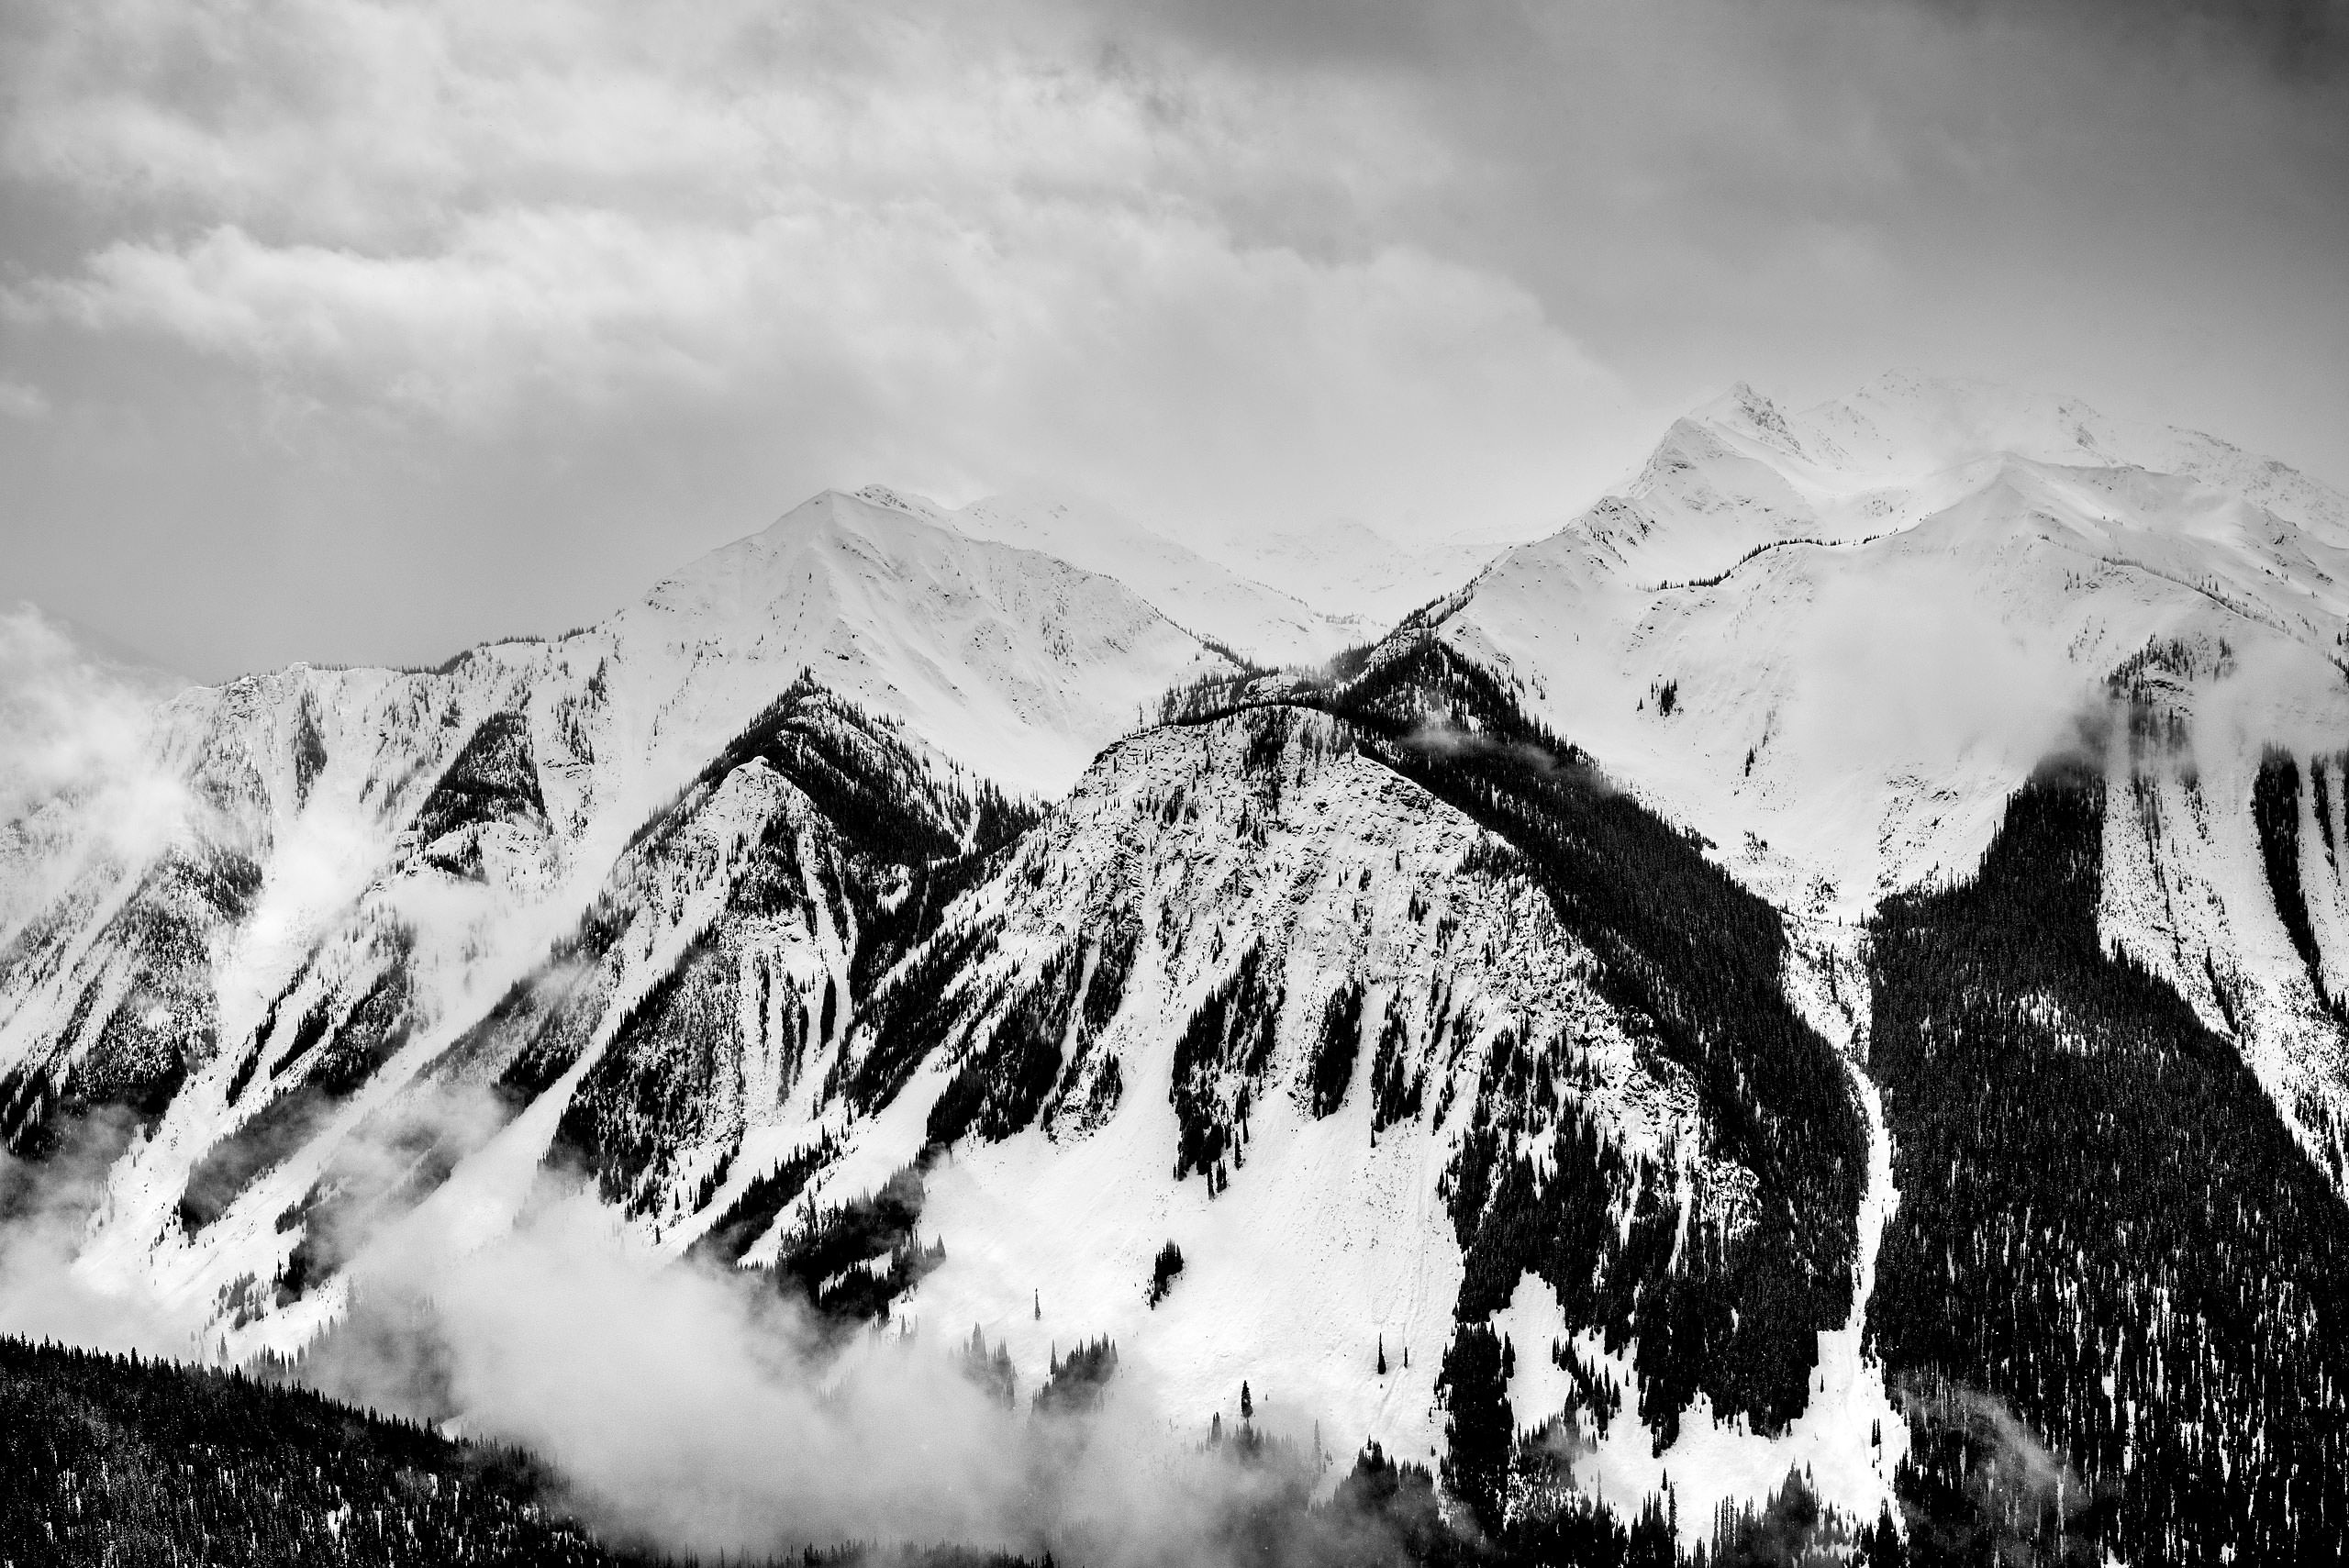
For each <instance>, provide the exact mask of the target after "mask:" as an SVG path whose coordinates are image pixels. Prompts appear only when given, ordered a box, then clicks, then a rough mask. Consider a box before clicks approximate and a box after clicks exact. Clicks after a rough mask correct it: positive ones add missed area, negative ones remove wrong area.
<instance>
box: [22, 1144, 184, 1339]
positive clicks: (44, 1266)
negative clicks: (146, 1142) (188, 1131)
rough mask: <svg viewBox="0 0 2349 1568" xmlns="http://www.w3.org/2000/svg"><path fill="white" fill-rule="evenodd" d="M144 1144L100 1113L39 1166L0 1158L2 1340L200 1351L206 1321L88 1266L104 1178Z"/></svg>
mask: <svg viewBox="0 0 2349 1568" xmlns="http://www.w3.org/2000/svg"><path fill="white" fill-rule="evenodd" d="M137 1137H138V1129H137V1127H136V1125H135V1124H134V1123H133V1122H132V1120H131V1119H130V1118H128V1116H127V1115H124V1114H121V1113H118V1112H115V1111H111V1110H107V1109H103V1108H102V1109H99V1110H95V1111H93V1112H90V1113H88V1114H87V1115H86V1116H85V1117H83V1118H81V1119H79V1120H78V1121H76V1122H74V1123H72V1124H71V1125H70V1126H69V1128H68V1129H66V1132H65V1136H64V1138H63V1140H62V1141H61V1144H60V1146H59V1147H58V1148H57V1150H56V1151H53V1152H52V1153H51V1154H50V1156H49V1158H48V1159H47V1160H46V1161H44V1162H41V1163H39V1164H34V1163H31V1162H26V1161H23V1160H19V1159H17V1157H16V1156H15V1155H13V1154H10V1153H9V1152H8V1151H6V1149H0V1333H6V1334H16V1335H20V1336H23V1337H24V1338H27V1339H32V1340H59V1341H61V1342H62V1343H67V1344H76V1345H88V1346H92V1347H94V1348H96V1349H99V1350H107V1351H117V1352H120V1351H134V1350H135V1351H145V1352H147V1353H150V1354H159V1355H167V1356H185V1355H187V1354H189V1353H190V1352H191V1351H193V1350H194V1349H195V1344H196V1336H197V1333H198V1332H199V1330H200V1329H201V1328H202V1326H203V1325H202V1313H201V1312H200V1311H195V1310H190V1309H187V1308H185V1307H176V1306H173V1304H171V1303H168V1302H166V1301H165V1300H163V1298H162V1297H161V1296H159V1295H158V1294H157V1293H155V1292H154V1291H152V1290H150V1289H149V1288H148V1287H147V1286H146V1284H144V1281H143V1276H139V1277H135V1278H131V1279H127V1280H118V1279H113V1278H108V1277H105V1276H104V1275H103V1273H102V1271H101V1270H100V1269H98V1268H97V1267H95V1266H94V1265H91V1264H85V1263H84V1262H82V1259H81V1254H82V1251H83V1243H84V1242H85V1241H86V1240H87V1239H88V1236H89V1227H90V1221H91V1218H92V1217H93V1215H95V1213H97V1212H98V1210H99V1208H100V1207H101V1205H102V1204H103V1203H104V1201H105V1195H106V1172H107V1170H108V1168H109V1167H110V1166H111V1165H112V1164H113V1163H114V1162H115V1160H116V1159H117V1157H118V1156H120V1155H121V1154H122V1153H123V1151H125V1149H127V1148H128V1147H129V1146H130V1145H131V1144H132V1143H133V1142H134V1140H136V1139H137Z"/></svg>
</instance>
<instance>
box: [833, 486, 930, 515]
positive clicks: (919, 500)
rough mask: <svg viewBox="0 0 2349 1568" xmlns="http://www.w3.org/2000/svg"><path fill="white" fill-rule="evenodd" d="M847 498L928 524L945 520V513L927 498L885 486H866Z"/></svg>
mask: <svg viewBox="0 0 2349 1568" xmlns="http://www.w3.org/2000/svg"><path fill="white" fill-rule="evenodd" d="M849 498H850V499H851V500H852V501H862V502H863V503H864V504H865V505H866V506H885V507H886V508H888V509H889V510H890V511H892V512H903V513H905V514H906V515H907V517H919V518H921V519H922V521H924V522H928V523H938V522H943V521H945V520H946V513H945V511H944V509H943V508H941V506H939V505H938V503H937V502H935V501H932V500H930V499H929V498H928V497H927V496H922V495H907V494H906V493H905V492H904V491H902V490H892V489H890V488H889V487H888V486H887V485H885V484H868V485H866V486H864V487H863V489H862V490H858V491H855V492H853V493H852V494H851V495H850V497H849Z"/></svg>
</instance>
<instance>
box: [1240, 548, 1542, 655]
mask: <svg viewBox="0 0 2349 1568" xmlns="http://www.w3.org/2000/svg"><path fill="white" fill-rule="evenodd" d="M1522 537H1523V536H1522V535H1521V534H1520V535H1512V534H1510V533H1508V532H1505V531H1500V530H1497V529H1495V528H1490V527H1486V526H1482V525H1478V524H1475V523H1470V524H1466V525H1464V526H1463V525H1460V524H1458V523H1457V522H1456V521H1453V520H1448V521H1447V526H1445V527H1443V528H1436V529H1431V530H1429V531H1428V532H1427V533H1425V534H1424V535H1421V536H1417V537H1413V538H1410V539H1397V538H1393V537H1390V536H1388V535H1386V534H1384V533H1381V532H1379V531H1378V530H1377V529H1375V528H1370V527H1368V526H1366V525H1364V524H1362V523H1357V522H1352V521H1345V520H1340V521H1335V522H1331V523H1328V524H1326V525H1324V526H1322V527H1319V528H1292V529H1286V530H1277V531H1273V532H1267V533H1263V534H1259V535H1255V536H1252V537H1249V538H1244V539H1219V540H1215V541H1212V543H1210V544H1209V545H1208V547H1207V548H1209V549H1212V550H1215V551H1216V552H1217V553H1219V555H1221V556H1222V558H1223V559H1225V560H1227V561H1229V562H1231V563H1232V564H1233V565H1234V566H1236V567H1238V568H1239V569H1240V570H1241V571H1242V572H1245V573H1248V574H1249V575H1250V576H1251V577H1253V578H1256V579H1258V580H1260V581H1262V582H1265V583H1270V584H1273V585H1274V586H1275V587H1276V588H1279V589H1280V590H1281V591H1282V592H1284V593H1286V594H1293V595H1296V596H1297V598H1299V599H1302V600H1304V601H1305V602H1306V603H1307V604H1309V605H1312V606H1316V607H1317V608H1319V609H1320V610H1323V611H1325V612H1327V613H1328V614H1330V616H1333V617H1339V618H1340V619H1341V621H1342V622H1344V623H1345V624H1346V625H1347V626H1348V627H1349V628H1352V629H1353V638H1352V639H1351V640H1353V641H1357V642H1359V641H1364V640H1367V639H1369V638H1371V637H1375V636H1376V635H1377V634H1379V633H1380V632H1383V631H1385V630H1386V628H1389V627H1391V626H1393V625H1394V624H1395V623H1396V622H1397V621H1398V620H1401V619H1402V618H1403V617H1405V616H1407V615H1409V614H1410V613H1411V612H1412V611H1413V610H1416V609H1418V608H1419V607H1420V606H1423V605H1425V604H1426V603H1427V602H1428V601H1429V600H1430V599H1432V598H1434V597H1435V596H1436V595H1439V594H1444V593H1449V592H1450V591H1451V590H1452V589H1453V588H1455V587H1457V586H1458V585H1459V584H1462V583H1464V582H1466V581H1467V580H1468V578H1469V577H1470V576H1471V575H1472V574H1474V573H1475V571H1476V570H1477V568H1479V567H1481V566H1482V565H1484V564H1485V563H1486V562H1488V561H1490V560H1492V558H1493V557H1494V556H1496V555H1498V554H1499V553H1500V552H1501V551H1502V550H1506V549H1508V547H1509V546H1510V545H1511V544H1513V543H1515V542H1517V539H1520V538H1522Z"/></svg>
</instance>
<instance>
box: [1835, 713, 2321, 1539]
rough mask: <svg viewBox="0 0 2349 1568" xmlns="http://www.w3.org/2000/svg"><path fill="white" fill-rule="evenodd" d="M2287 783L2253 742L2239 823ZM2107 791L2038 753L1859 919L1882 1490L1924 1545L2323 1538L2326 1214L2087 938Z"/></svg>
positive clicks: (2281, 804)
mask: <svg viewBox="0 0 2349 1568" xmlns="http://www.w3.org/2000/svg"><path fill="white" fill-rule="evenodd" d="M2294 782H2295V781H2292V780H2290V779H2289V778H2288V776H2287V775H2286V772H2285V769H2284V768H2283V767H2282V766H2281V765H2280V764H2278V763H2277V762H2275V761H2274V760H2272V759H2271V761H2270V764H2269V766H2268V768H2267V769H2266V770H2265V771H2264V773H2262V775H2261V777H2260V780H2259V784H2258V788H2259V791H2260V798H2259V801H2258V806H2259V810H2260V811H2261V813H2262V815H2263V818H2264V822H2265V823H2280V822H2288V821H2289V820H2291V818H2290V817H2289V816H2288V815H2287V811H2286V807H2288V806H2290V805H2291V804H2292V803H2291V802H2290V800H2289V791H2290V789H2291V786H2292V784H2293V783H2294ZM2105 808H2106V801H2105V789H2104V785H2103V783H2102V781H2101V780H2100V779H2099V778H2098V777H2097V776H2095V775H2094V774H2091V773H2083V772H2081V771H2078V770H2076V769H2069V768H2065V769H2055V770H2051V771H2048V772H2046V773H2043V774H2042V775H2041V776H2040V777H2038V778H2037V779H2035V780H2034V781H2033V782H2032V784H2030V785H2029V786H2028V787H2026V788H2025V789H2023V790H2022V791H2021V794H2019V795H2016V796H2015V797H2014V799H2013V800H2012V801H2011V802H2010V803H2009V806H2008V810H2007V813H2006V817H2005V821H2004V825H2003V826H2002V827H2001V828H2000V829H1999V831H1998V836H1997V838H1996V840H1994V841H1993V843H1992V844H1991V847H1990V850H1989V851H1988V853H1987V856H1986V857H1985V858H1984V861H1983V862H1982V866H1981V870H1980V872H1979V873H1978V874H1977V875H1976V877H1975V878H1974V879H1973V880H1972V881H1971V882H1969V883H1966V884H1963V885H1960V886H1957V887H1954V888H1950V889H1947V890H1943V891H1939V892H1932V893H1924V894H1919V895H1910V896H1907V897H1903V898H1898V899H1894V900H1891V901H1889V902H1887V905H1886V906H1885V907H1884V909H1883V910H1882V911H1881V913H1880V914H1879V916H1878V917H1877V919H1876V925H1875V931H1874V939H1875V940H1874V957H1873V960H1872V962H1873V966H1874V969H1875V975H1876V1003H1875V1024H1874V1045H1873V1051H1872V1063H1873V1066H1874V1068H1875V1071H1876V1073H1877V1075H1878V1076H1879V1078H1880V1080H1881V1082H1882V1084H1883V1087H1884V1104H1885V1111H1886V1116H1887V1120H1888V1122H1889V1125H1890V1130H1891V1133H1892V1137H1893V1139H1894V1146H1895V1148H1896V1150H1897V1151H1898V1153H1897V1158H1896V1162H1895V1167H1894V1175H1895V1179H1896V1182H1897V1184H1898V1187H1899V1189H1900V1206H1899V1208H1898V1211H1897V1212H1896V1214H1895V1216H1894V1218H1893V1220H1892V1223H1891V1225H1890V1226H1889V1228H1888V1229H1887V1232H1886V1236H1885V1240H1884V1247H1883V1255H1882V1259H1881V1261H1880V1262H1879V1265H1878V1273H1877V1283H1876V1292H1875V1294H1874V1296H1872V1298H1871V1299H1870V1302H1869V1314H1868V1322H1869V1336H1870V1339H1871V1340H1872V1342H1873V1344H1874V1345H1875V1347H1876V1349H1877V1350H1878V1351H1880V1352H1881V1354H1882V1355H1883V1357H1884V1359H1885V1361H1886V1362H1887V1366H1888V1368H1889V1369H1890V1370H1891V1372H1892V1373H1893V1375H1894V1377H1895V1378H1896V1380H1903V1381H1905V1382H1906V1383H1907V1384H1908V1385H1909V1389H1910V1394H1911V1400H1912V1403H1911V1410H1912V1417H1911V1424H1912V1429H1913V1430H1914V1431H1915V1433H1916V1438H1917V1442H1916V1445H1915V1447H1914V1448H1913V1449H1912V1461H1913V1462H1912V1463H1911V1464H1910V1465H1909V1467H1908V1468H1906V1469H1905V1470H1904V1472H1903V1473H1902V1474H1901V1476H1900V1478H1899V1486H1900V1490H1901V1493H1902V1496H1903V1499H1904V1502H1906V1503H1907V1504H1908V1505H1909V1506H1910V1507H1912V1508H1914V1509H1917V1510H1919V1511H1920V1518H1925V1519H1929V1520H1930V1521H1931V1522H1932V1527H1933V1529H1934V1532H1935V1539H1940V1540H1946V1541H1947V1542H1948V1544H1949V1547H1950V1551H1951V1553H1952V1556H1951V1560H1952V1561H1965V1562H1973V1561H1987V1560H1989V1559H1990V1558H1991V1556H1992V1555H1993V1554H1994V1553H2003V1554H2004V1555H2003V1559H2002V1560H2004V1561H2017V1562H2019V1561H2025V1560H2027V1559H2029V1558H2030V1557H2031V1556H2032V1554H2034V1553H2036V1554H2038V1557H2039V1559H2040V1560H2050V1559H2054V1560H2069V1559H2068V1557H2067V1556H2066V1554H2067V1553H2069V1554H2070V1556H2076V1557H2077V1558H2079V1559H2080V1560H2085V1561H2108V1560H2113V1559H2117V1560H2119V1561H2121V1562H2209V1563H2219V1562H2340V1561H2343V1557H2344V1555H2349V1217H2344V1213H2343V1207H2342V1205H2341V1202H2340V1200H2339V1198H2338V1197H2337V1195H2335V1193H2334V1192H2333V1191H2332V1188H2331V1187H2330V1185H2329V1184H2328V1183H2327V1181H2326V1179H2325V1175H2324V1173H2323V1172H2321V1170H2320V1169H2319V1167H2318V1166H2317V1165H2316V1164H2315V1163H2313V1162H2311V1161H2310V1159H2309V1157H2308V1156H2307V1154H2306V1153H2305V1152H2304V1151H2303V1150H2302V1148H2301V1147H2300V1145H2299V1142H2298V1141H2297V1140H2295V1139H2294V1137H2293V1136H2292V1134H2291V1132H2290V1130H2289V1129H2288V1128H2287V1126H2286V1124H2285V1122H2284V1120H2283V1118H2281V1117H2280V1116H2279V1115H2278V1114H2277V1109H2276V1107H2275V1105H2274V1102H2273V1101H2272V1100H2271V1099H2270V1098H2269V1096H2268V1095H2267V1094H2266V1091H2265V1090H2264V1089H2263V1087H2262V1086H2261V1084H2260V1083H2259V1082H2258V1080H2257V1078H2256V1077H2255V1076H2254V1073H2252V1071H2251V1069H2250V1068H2249V1067H2247V1066H2246V1065H2245V1063H2244V1062H2243V1058H2242V1056H2241V1055H2240V1054H2239V1052H2238V1051H2237V1048H2236V1044H2235V1042H2234V1041H2233V1040H2229V1039H2228V1038H2226V1037H2225V1036H2223V1035H2220V1034H2217V1033H2214V1032H2212V1030H2211V1029H2209V1028H2207V1027H2206V1026H2205V1025H2204V1024H2203V1022H2202V1021H2201V1019H2200V1018H2198V1017H2197V1015H2196V1014H2195V1013H2194V1011H2193V1010H2192V1009H2191V1008H2190V1007H2189V1006H2188V1005H2187V1004H2186V1003H2185V1002H2184V1001H2183V1000H2182V999H2181V998H2180V997H2179V996H2178V995H2177V994H2176V992H2175V991H2173V990H2172V989H2171V988H2170V987H2169V986H2168V985H2167V984H2164V983H2163V982H2162V981H2160V980H2159V979H2157V978H2155V977H2154V976H2153V975H2151V974H2149V973H2146V972H2145V971H2144V970H2143V969H2142V968H2140V967H2139V966H2138V965H2137V964H2135V963H2134V962H2132V961H2131V960H2130V959H2129V958H2127V957H2126V956H2124V955H2122V954H2121V953H2119V952H2117V951H2108V950H2107V949H2106V947H2105V946H2104V944H2103V943H2102V941H2101V940H2099V934H2098V895H2099V872H2100V865H2101V852H2102V846H2103V844H2104V821H2103V819H2104V812H2105ZM2276 836H2279V837H2280V831H2277V834H2276ZM2292 863H2293V862H2292V861H2291V860H2290V859H2288V857H2287V856H2285V855H2284V854H2280V853H2277V852H2276V851H2270V852H2269V855H2268V864H2269V868H2270V871H2271V874H2272V873H2274V871H2275V868H2277V867H2278V866H2284V867H2288V866H2290V865H2291V864H2292ZM2276 891H2277V895H2278V896H2279V897H2281V898H2286V899H2288V900H2290V901H2291V903H2289V904H2288V906H2287V908H2286V910H2285V915H2286V918H2287V920H2289V918H2290V917H2291V914H2292V913H2293V906H2294V905H2296V903H2297V898H2298V884H2297V882H2286V881H2285V880H2284V879H2283V878H2282V877H2280V876H2278V877H2277V887H2276ZM2016 1418H2020V1419H2021V1423H2022V1424H2023V1429H2027V1433H2028V1434H2029V1435H2028V1437H2025V1438H2021V1439H2019V1438H2018V1435H2017V1434H2018V1429H2017V1427H2016V1425H2015V1419H2016ZM2040 1443H2043V1444H2044V1445H2045V1447H2046V1449H2047V1450H2049V1451H2052V1457H2051V1456H2050V1455H2049V1454H2044V1453H2037V1452H2034V1451H2032V1449H2033V1445H2035V1444H2040Z"/></svg>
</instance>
